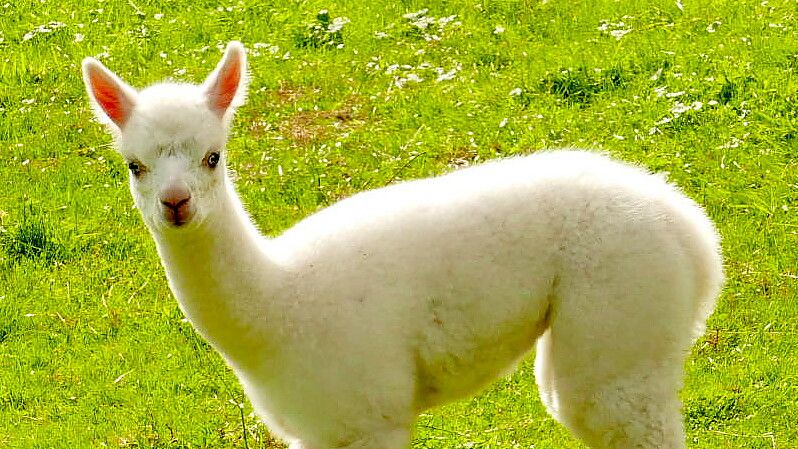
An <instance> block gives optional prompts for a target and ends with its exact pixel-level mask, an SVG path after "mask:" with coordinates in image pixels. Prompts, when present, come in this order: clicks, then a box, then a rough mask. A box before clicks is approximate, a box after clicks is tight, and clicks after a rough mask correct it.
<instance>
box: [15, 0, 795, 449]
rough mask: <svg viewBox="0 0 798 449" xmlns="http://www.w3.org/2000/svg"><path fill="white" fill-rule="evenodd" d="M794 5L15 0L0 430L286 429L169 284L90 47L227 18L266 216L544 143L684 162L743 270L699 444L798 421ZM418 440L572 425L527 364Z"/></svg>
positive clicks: (705, 363) (532, 438) (243, 145)
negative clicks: (91, 99) (243, 65)
mask: <svg viewBox="0 0 798 449" xmlns="http://www.w3.org/2000/svg"><path fill="white" fill-rule="evenodd" d="M682 3H683V4H682ZM680 5H681V7H680ZM322 10H326V11H327V12H326V13H320V11H322ZM795 12H796V11H795V5H794V4H792V3H789V2H782V1H769V2H762V1H748V0H745V1H739V2H721V1H706V2H688V1H685V2H675V1H661V2H660V1H642V2H615V1H613V2H610V1H598V2H566V1H556V0H549V1H545V2H535V1H531V2H530V1H521V0H506V1H484V2H481V3H478V4H477V3H475V2H465V1H454V2H451V1H450V2H428V3H424V2H418V1H405V2H388V1H383V0H377V1H372V2H354V1H344V0H337V1H332V2H322V1H316V0H310V1H303V2H289V3H284V2H273V3H267V2H263V3H258V4H248V3H244V2H236V3H217V2H204V1H199V2H198V1H191V2H188V1H177V2H149V3H148V2H142V1H136V0H134V1H103V2H96V1H89V2H82V3H77V2H73V1H63V2H41V1H16V2H12V3H6V4H4V5H0V59H2V63H0V249H2V252H0V446H2V447H10V448H26V449H27V448H82V447H86V448H96V447H140V448H189V447H190V448H203V447H207V448H228V447H245V445H248V446H249V447H251V448H254V447H260V448H264V447H274V446H275V445H276V443H275V442H273V441H272V440H270V439H269V436H268V432H267V431H266V430H265V429H264V428H263V427H262V426H260V425H258V424H257V420H256V419H255V417H254V416H253V415H252V414H251V408H250V407H249V405H248V404H247V403H246V401H245V400H244V398H243V395H242V393H241V390H240V388H239V386H238V384H237V383H236V381H235V379H234V377H233V376H232V374H231V373H230V371H229V370H228V369H227V368H226V367H225V366H224V364H223V363H222V361H221V360H220V359H219V357H218V356H217V355H216V354H214V353H213V352H212V351H211V350H210V349H209V347H208V346H207V345H206V344H205V343H204V342H203V341H202V340H201V339H199V338H198V337H197V336H196V335H195V334H194V333H193V331H192V330H191V327H190V325H189V324H188V323H186V322H185V321H184V320H183V317H182V315H181V314H180V311H179V310H178V308H177V305H176V303H175V301H174V300H173V299H172V298H171V295H170V293H169V291H168V287H167V285H166V281H165V278H164V276H163V272H162V269H161V268H160V265H159V262H158V259H157V255H156V253H155V250H154V246H153V244H152V242H151V240H150V237H149V235H147V232H146V230H145V229H144V227H143V224H142V223H141V220H140V219H139V217H138V213H137V211H135V210H134V209H133V208H132V207H131V205H132V201H131V199H130V195H129V193H128V192H127V187H126V182H127V181H126V179H127V174H126V173H125V171H124V170H125V167H124V164H123V163H122V161H121V158H120V157H119V156H117V155H116V154H115V153H114V152H113V150H112V149H111V148H110V146H109V142H110V139H109V138H108V136H107V135H106V134H105V132H104V131H103V130H102V129H101V127H100V126H99V125H98V124H96V123H93V122H92V118H91V113H90V110H89V108H88V103H87V100H86V98H85V94H84V91H83V86H82V82H81V79H80V70H79V65H80V61H81V59H82V58H83V57H85V56H89V55H91V56H96V57H99V58H100V59H101V60H102V61H103V62H104V63H106V64H107V65H108V66H109V67H110V68H111V69H113V70H114V71H116V72H117V73H118V74H119V75H120V76H122V77H123V78H125V79H126V80H127V81H129V82H130V83H132V84H134V85H137V86H140V87H141V86H143V85H146V84H149V83H152V82H155V81H157V80H160V79H163V78H168V77H171V78H176V79H180V80H187V81H194V82H199V81H201V80H202V79H203V78H204V76H205V75H206V74H207V73H208V72H209V71H210V70H211V69H212V68H213V66H214V64H215V63H216V61H217V60H218V58H219V57H220V55H221V49H222V48H223V47H224V45H225V44H226V43H227V41H229V40H233V39H238V40H241V41H242V42H244V44H245V45H246V46H247V47H248V49H249V50H250V64H251V72H252V82H251V85H250V95H249V99H248V103H247V105H245V106H244V107H242V108H241V110H240V112H239V115H238V117H237V119H236V128H235V131H234V133H233V135H232V138H231V141H230V144H229V151H230V153H231V154H230V161H231V166H230V168H231V169H232V170H233V171H234V172H235V174H236V177H237V180H238V185H239V190H240V192H241V194H242V196H243V197H244V198H245V201H246V203H247V205H248V207H249V209H250V211H251V212H252V215H253V216H254V218H255V220H256V221H257V222H258V224H259V226H260V227H261V229H263V230H264V231H265V232H267V233H270V234H276V233H279V232H280V231H281V230H282V229H285V228H286V227H288V226H290V225H291V224H292V223H294V222H296V221H297V220H298V219H300V218H302V217H304V216H306V215H308V214H310V213H312V212H313V211H315V210H317V209H318V208H320V207H323V206H325V205H327V204H330V203H332V202H334V201H336V200H338V199H340V198H342V197H345V196H347V195H350V194H352V193H353V192H357V191H360V190H363V189H367V188H373V187H379V186H381V185H385V184H388V183H391V182H396V181H400V180H404V179H412V178H417V177H421V176H427V175H432V174H436V173H441V172H443V171H447V170H451V169H453V168H456V167H460V166H464V165H469V164H473V163H478V162H479V161H482V160H486V159H489V158H494V157H500V156H505V155H512V154H522V153H527V152H531V151H535V150H538V149H541V148H545V147H559V146H578V147H588V148H599V149H603V150H606V151H609V152H610V153H612V154H614V155H616V156H618V157H621V158H624V159H627V160H630V161H634V162H639V163H642V164H645V165H646V166H648V167H650V168H652V169H653V170H656V171H658V172H663V173H667V174H668V176H669V178H670V179H671V180H672V181H673V182H675V183H677V184H678V185H680V186H681V187H682V188H683V189H684V191H685V192H686V193H687V194H688V195H690V196H691V197H693V198H695V199H696V200H697V201H699V202H700V203H701V204H703V205H704V206H705V207H706V209H707V211H708V212H709V214H710V215H711V216H712V217H713V219H714V220H715V221H716V222H717V223H718V227H719V228H720V231H721V234H722V236H723V239H724V241H723V246H724V252H725V255H726V259H727V271H728V278H729V280H728V285H727V288H726V290H725V292H724V294H723V297H722V298H721V301H720V304H719V306H718V310H717V312H716V313H715V315H714V316H713V317H712V319H711V320H710V323H709V329H708V332H707V336H706V337H705V338H704V339H702V340H701V341H700V342H699V344H698V345H697V346H696V348H695V351H694V354H693V357H692V358H691V360H690V361H689V362H688V365H687V372H688V377H687V380H686V386H685V390H684V392H683V399H684V404H685V417H686V418H685V419H686V423H687V429H688V434H689V443H690V446H691V447H695V448H740V447H745V448H774V447H778V448H788V447H798V445H796V443H795V442H796V441H798V430H796V429H797V428H796V426H795V422H798V368H797V367H798V351H796V349H797V348H798V345H797V344H796V343H798V336H797V335H796V333H797V332H798V305H796V302H795V301H796V300H795V298H796V289H795V285H796V282H798V281H797V280H796V279H798V269H797V268H796V267H798V260H797V259H798V257H796V250H795V247H796V243H797V242H796V241H797V240H798V238H796V235H797V234H796V233H798V219H796V214H795V209H796V208H798V162H797V161H798V159H796V157H798V140H797V139H798V131H797V129H798V115H796V113H798V107H796V106H795V104H796V99H798V84H796V80H795V77H794V73H795V71H796V70H797V69H798V57H797V56H796V50H795V45H794V44H795V42H796V39H797V38H798V32H797V30H796V29H795V20H794V15H795ZM330 27H332V28H330ZM239 404H243V407H244V409H243V413H242V410H241V409H240V408H239ZM245 436H246V440H245ZM414 444H415V446H416V447H418V448H427V447H428V448H489V447H490V448H506V447H524V448H528V447H532V446H533V445H534V447H536V448H578V447H581V446H580V444H579V443H578V442H576V441H575V440H574V439H573V438H572V437H570V436H569V435H568V433H567V432H566V431H565V430H564V429H563V428H562V427H561V426H559V425H558V424H557V423H556V422H555V421H554V420H553V419H552V418H550V417H549V416H548V415H546V414H545V412H544V411H543V407H542V405H541V404H540V402H539V401H538V400H537V397H536V390H535V387H534V378H533V375H532V369H531V364H530V363H529V362H526V363H524V364H523V365H522V367H521V368H520V370H519V371H518V372H517V373H515V374H514V375H512V376H511V377H508V378H507V379H504V380H502V381H500V382H498V383H497V384H495V385H494V386H492V387H491V388H490V389H489V390H488V391H487V392H485V393H484V394H482V395H480V396H478V397H476V398H474V399H470V400H465V401H462V402H459V403H456V404H452V405H450V406H447V407H444V408H442V409H438V410H432V411H430V412H429V413H428V414H425V415H424V416H422V417H421V419H420V421H419V425H418V427H417V431H416V438H415V443H414Z"/></svg>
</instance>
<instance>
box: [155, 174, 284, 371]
mask: <svg viewBox="0 0 798 449" xmlns="http://www.w3.org/2000/svg"><path fill="white" fill-rule="evenodd" d="M153 235H154V236H155V240H156V244H157V246H158V252H159V254H160V256H161V260H162V262H163V265H164V268H165V269H166V274H167V276H168V278H169V283H170V285H171V287H172V291H173V292H174V294H175V296H176V297H177V300H178V302H179V303H180V308H181V309H182V310H183V313H185V315H186V317H187V318H188V319H189V320H190V321H191V323H192V324H193V326H194V327H195V329H196V330H197V331H198V332H199V333H200V334H201V335H202V336H203V337H204V338H205V339H206V340H208V341H209V342H210V343H211V344H212V345H213V346H214V347H215V349H217V350H218V351H219V352H221V353H222V354H223V355H225V356H226V358H227V359H228V361H231V360H235V361H237V362H238V361H239V359H240V358H241V357H244V358H246V355H247V354H252V350H253V349H254V347H250V345H249V344H248V343H249V342H253V343H254V342H255V341H259V345H260V349H261V350H262V349H263V347H262V346H263V339H264V337H267V336H264V335H253V333H256V334H257V333H260V332H262V331H263V330H264V329H266V330H268V329H269V327H270V326H269V325H268V322H267V321H266V320H268V318H269V315H270V313H269V310H268V309H269V307H270V306H271V305H272V303H271V299H272V296H273V295H272V292H271V289H272V286H276V285H279V283H278V279H277V278H278V276H279V269H278V268H277V266H276V265H275V264H274V263H273V262H272V261H271V260H270V259H269V257H268V255H267V254H266V253H265V252H264V246H265V245H264V238H263V237H262V236H261V235H260V233H259V232H258V231H257V230H256V229H255V227H254V226H253V225H252V223H251V221H250V219H249V217H248V216H247V214H246V212H245V211H244V208H243V206H242V205H241V203H240V201H239V199H238V196H237V195H236V193H235V190H234V188H233V187H232V184H231V183H230V182H229V181H226V188H225V192H224V194H222V195H220V198H219V201H218V203H217V207H216V209H215V210H214V211H213V212H211V214H210V215H209V216H208V217H206V219H205V220H204V221H203V223H201V224H200V225H199V226H197V227H195V228H190V229H167V230H165V231H156V232H153ZM255 320H257V322H256V321H255Z"/></svg>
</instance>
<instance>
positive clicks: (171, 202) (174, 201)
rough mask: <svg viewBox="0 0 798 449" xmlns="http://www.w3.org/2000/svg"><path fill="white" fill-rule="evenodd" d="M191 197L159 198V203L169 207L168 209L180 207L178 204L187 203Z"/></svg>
mask: <svg viewBox="0 0 798 449" xmlns="http://www.w3.org/2000/svg"><path fill="white" fill-rule="evenodd" d="M190 199H191V196H188V197H186V198H166V199H162V200H161V204H163V205H164V206H166V207H168V208H170V209H180V206H182V205H184V204H186V203H188V201H189V200H190Z"/></svg>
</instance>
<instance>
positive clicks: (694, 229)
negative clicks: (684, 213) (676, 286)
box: [684, 201, 725, 340]
mask: <svg viewBox="0 0 798 449" xmlns="http://www.w3.org/2000/svg"><path fill="white" fill-rule="evenodd" d="M690 202H691V203H692V201H690ZM687 210H688V211H689V215H690V217H688V218H689V220H688V221H687V222H688V223H689V224H690V225H691V226H690V229H689V230H688V232H686V233H685V235H686V236H687V238H686V239H685V240H686V241H685V242H684V243H685V247H686V248H687V249H688V251H689V253H690V254H692V255H693V260H694V263H693V272H694V274H695V279H696V292H695V298H694V301H695V303H694V310H695V313H696V315H695V317H694V319H693V322H694V330H693V339H694V340H697V339H698V338H699V337H700V336H701V335H703V334H704V331H705V330H706V322H707V319H708V318H709V316H710V315H712V312H713V311H714V310H715V304H716V302H717V298H718V295H719V294H720V292H721V289H722V288H723V283H724V280H725V277H724V273H723V256H722V255H721V246H720V236H719V235H718V232H717V230H716V229H715V225H714V224H713V223H712V222H711V221H710V220H709V219H708V218H707V216H706V214H705V212H704V211H703V209H701V207H699V206H698V205H697V204H695V203H692V204H691V207H690V208H689V209H687Z"/></svg>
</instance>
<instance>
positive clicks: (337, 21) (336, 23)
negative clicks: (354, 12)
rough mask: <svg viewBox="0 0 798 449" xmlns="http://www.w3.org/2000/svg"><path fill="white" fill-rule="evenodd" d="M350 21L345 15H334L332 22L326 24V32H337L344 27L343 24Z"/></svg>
mask: <svg viewBox="0 0 798 449" xmlns="http://www.w3.org/2000/svg"><path fill="white" fill-rule="evenodd" d="M349 22H351V20H349V19H348V18H347V17H336V18H334V19H333V21H332V23H331V24H329V25H327V32H328V33H337V32H339V31H341V30H342V29H343V28H344V25H346V24H347V23H349Z"/></svg>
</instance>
